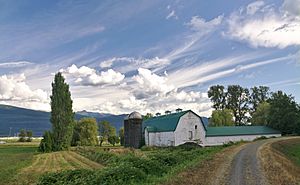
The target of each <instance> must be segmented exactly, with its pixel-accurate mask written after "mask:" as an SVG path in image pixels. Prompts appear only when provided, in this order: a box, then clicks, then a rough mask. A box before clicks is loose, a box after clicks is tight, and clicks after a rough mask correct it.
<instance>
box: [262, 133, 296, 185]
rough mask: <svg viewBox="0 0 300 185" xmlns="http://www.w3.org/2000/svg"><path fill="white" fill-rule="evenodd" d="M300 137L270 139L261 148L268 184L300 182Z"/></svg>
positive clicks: (263, 168)
mask: <svg viewBox="0 0 300 185" xmlns="http://www.w3.org/2000/svg"><path fill="white" fill-rule="evenodd" d="M299 142H300V138H299V137H298V138H279V139H276V140H269V141H268V142H266V144H265V145H263V146H262V148H261V149H260V150H259V158H260V161H261V166H262V171H263V173H264V176H265V177H266V180H267V181H268V184H299V182H300V176H299V174H300V167H299V165H297V163H298V160H299V153H298V152H299Z"/></svg>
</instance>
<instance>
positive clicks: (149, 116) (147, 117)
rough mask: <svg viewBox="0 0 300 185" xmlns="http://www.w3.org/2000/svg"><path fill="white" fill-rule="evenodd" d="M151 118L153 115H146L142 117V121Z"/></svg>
mask: <svg viewBox="0 0 300 185" xmlns="http://www.w3.org/2000/svg"><path fill="white" fill-rule="evenodd" d="M152 117H153V114H151V113H147V114H146V115H145V116H143V119H144V120H147V119H149V118H152Z"/></svg>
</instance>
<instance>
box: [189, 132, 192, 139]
mask: <svg viewBox="0 0 300 185" xmlns="http://www.w3.org/2000/svg"><path fill="white" fill-rule="evenodd" d="M192 139H193V132H192V131H189V140H192Z"/></svg>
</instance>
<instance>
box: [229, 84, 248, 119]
mask: <svg viewBox="0 0 300 185" xmlns="http://www.w3.org/2000/svg"><path fill="white" fill-rule="evenodd" d="M227 108H228V109H230V110H232V113H233V116H234V122H235V125H244V124H246V122H247V116H246V113H248V112H249V90H248V89H247V88H243V87H241V86H239V85H229V86H228V89H227Z"/></svg>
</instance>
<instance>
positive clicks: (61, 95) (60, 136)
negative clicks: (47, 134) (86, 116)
mask: <svg viewBox="0 0 300 185" xmlns="http://www.w3.org/2000/svg"><path fill="white" fill-rule="evenodd" d="M50 99H51V117H50V121H51V123H52V130H53V143H54V147H53V148H52V149H53V150H54V151H59V150H66V149H68V148H69V147H70V146H71V140H72V136H73V120H74V113H73V110H72V99H71V93H70V91H69V85H68V84H67V83H66V82H65V79H64V77H63V76H62V74H61V73H60V72H59V73H57V74H56V75H55V77H54V82H53V83H52V95H51V96H50Z"/></svg>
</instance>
